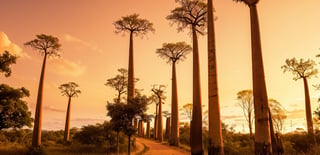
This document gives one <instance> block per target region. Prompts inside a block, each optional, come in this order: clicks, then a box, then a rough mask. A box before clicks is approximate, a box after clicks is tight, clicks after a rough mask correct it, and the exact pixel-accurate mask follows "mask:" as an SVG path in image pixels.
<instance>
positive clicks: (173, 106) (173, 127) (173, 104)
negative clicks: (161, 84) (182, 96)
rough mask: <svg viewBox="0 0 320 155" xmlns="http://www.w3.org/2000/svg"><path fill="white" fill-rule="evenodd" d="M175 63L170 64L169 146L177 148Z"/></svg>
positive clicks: (177, 114)
mask: <svg viewBox="0 0 320 155" xmlns="http://www.w3.org/2000/svg"><path fill="white" fill-rule="evenodd" d="M177 89H178V88H177V76H176V63H175V62H173V63H172V94H171V117H172V125H171V135H170V136H169V137H170V140H169V142H170V145H174V146H179V109H178V90H177Z"/></svg>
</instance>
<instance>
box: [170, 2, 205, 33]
mask: <svg viewBox="0 0 320 155" xmlns="http://www.w3.org/2000/svg"><path fill="white" fill-rule="evenodd" d="M176 2H178V3H179V4H180V5H181V6H179V7H177V8H175V9H173V10H171V14H170V15H169V16H167V19H168V20H170V21H171V22H172V23H171V24H174V23H176V24H177V25H178V28H177V30H178V31H179V32H180V31H182V30H183V29H185V28H186V27H188V26H190V25H191V26H194V28H195V30H196V31H197V32H198V33H200V34H204V31H205V26H206V24H207V4H206V3H204V2H203V1H201V0H176Z"/></svg>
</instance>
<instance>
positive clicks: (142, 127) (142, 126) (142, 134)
mask: <svg viewBox="0 0 320 155" xmlns="http://www.w3.org/2000/svg"><path fill="white" fill-rule="evenodd" d="M140 130H141V131H140V133H141V135H140V136H141V137H144V122H143V120H141V128H140Z"/></svg>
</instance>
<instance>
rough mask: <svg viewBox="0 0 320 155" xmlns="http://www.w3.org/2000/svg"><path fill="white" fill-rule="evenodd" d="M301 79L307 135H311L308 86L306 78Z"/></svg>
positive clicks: (311, 125)
mask: <svg viewBox="0 0 320 155" xmlns="http://www.w3.org/2000/svg"><path fill="white" fill-rule="evenodd" d="M302 79H303V85H304V97H305V104H306V118H307V128H308V134H313V124H312V113H311V104H310V95H309V86H308V81H307V78H306V77H304V78H302Z"/></svg>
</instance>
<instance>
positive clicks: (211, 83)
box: [207, 0, 224, 155]
mask: <svg viewBox="0 0 320 155" xmlns="http://www.w3.org/2000/svg"><path fill="white" fill-rule="evenodd" d="M207 4H208V21H207V22H208V26H207V29H208V30H207V31H208V91H209V92H208V94H209V96H208V97H209V100H208V101H209V103H208V104H209V148H208V154H210V155H213V154H217V155H224V149H223V141H222V130H221V117H220V103H219V91H218V73H217V58H216V43H215V29H214V7H213V2H212V0H207Z"/></svg>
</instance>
